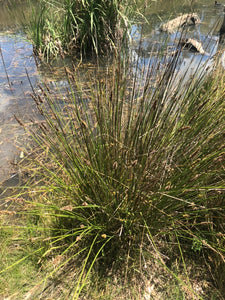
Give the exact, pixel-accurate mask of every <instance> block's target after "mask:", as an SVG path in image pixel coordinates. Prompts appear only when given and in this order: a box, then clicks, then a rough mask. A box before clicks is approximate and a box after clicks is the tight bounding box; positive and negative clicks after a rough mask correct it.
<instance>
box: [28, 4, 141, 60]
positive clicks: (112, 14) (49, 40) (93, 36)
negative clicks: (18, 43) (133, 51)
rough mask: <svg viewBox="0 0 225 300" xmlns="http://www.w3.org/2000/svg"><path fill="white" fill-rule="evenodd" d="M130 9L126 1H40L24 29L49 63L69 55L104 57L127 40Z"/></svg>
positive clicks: (38, 52) (40, 54) (36, 48)
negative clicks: (51, 60) (59, 56)
mask: <svg viewBox="0 0 225 300" xmlns="http://www.w3.org/2000/svg"><path fill="white" fill-rule="evenodd" d="M132 3H133V2H132ZM133 6H134V3H133ZM129 8H131V5H130V3H129V1H126V0H125V1H124V0H119V1H118V0H113V1H112V0H98V1H96V0H88V1H87V0H76V1H74V0H64V1H55V0H49V1H43V0H41V1H40V2H38V5H35V7H34V8H33V9H32V12H31V16H29V17H28V22H27V23H28V24H26V25H25V27H26V31H27V34H28V37H29V38H30V39H31V41H32V42H33V44H34V46H35V51H36V53H37V54H38V55H39V56H40V57H41V56H44V57H45V58H46V59H47V60H49V59H50V58H54V57H56V56H57V55H61V56H62V55H64V54H67V53H69V54H72V53H73V54H76V55H78V54H79V55H81V56H85V57H86V56H90V55H93V54H95V55H96V54H97V55H102V54H106V53H109V52H110V50H112V49H113V48H114V47H115V46H116V45H115V44H116V43H117V41H118V40H121V38H122V39H123V38H124V39H126V35H127V30H128V27H129V21H128V19H127V15H129ZM133 9H134V8H133ZM134 10H135V9H134Z"/></svg>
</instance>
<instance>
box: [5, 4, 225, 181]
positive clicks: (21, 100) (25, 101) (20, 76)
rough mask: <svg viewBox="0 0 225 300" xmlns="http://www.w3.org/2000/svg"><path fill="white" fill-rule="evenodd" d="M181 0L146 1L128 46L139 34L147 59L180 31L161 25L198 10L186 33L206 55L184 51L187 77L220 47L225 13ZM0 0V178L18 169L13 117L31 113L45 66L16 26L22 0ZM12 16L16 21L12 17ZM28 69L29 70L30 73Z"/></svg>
mask: <svg viewBox="0 0 225 300" xmlns="http://www.w3.org/2000/svg"><path fill="white" fill-rule="evenodd" d="M180 2H181V1H177V0H167V1H166V0H155V1H150V0H149V1H146V3H147V7H146V9H145V12H144V14H145V15H146V18H147V20H148V23H145V24H144V25H143V26H141V25H136V26H133V32H132V34H133V38H134V43H133V46H132V48H133V51H134V53H136V54H137V51H138V50H137V49H138V45H139V40H140V36H141V35H142V44H141V51H140V52H139V54H140V55H141V61H142V63H143V64H146V63H148V61H149V52H151V49H152V45H153V44H154V43H158V44H160V45H161V44H162V43H163V42H165V40H166V43H167V45H168V46H174V43H175V44H176V40H178V39H179V34H178V35H177V34H175V33H174V34H170V35H166V34H165V33H162V32H160V31H159V26H160V24H161V23H162V22H163V21H167V20H168V19H171V18H173V17H177V16H178V15H179V14H181V13H189V12H191V11H194V12H197V13H198V14H199V16H200V19H201V23H200V24H199V25H197V26H195V27H192V28H191V27H190V28H189V30H188V32H187V36H188V37H191V38H195V39H197V40H198V41H201V43H202V45H203V48H204V49H205V51H206V52H207V53H208V55H204V56H202V55H200V54H198V55H195V54H193V53H190V52H189V51H183V52H182V55H181V60H180V66H181V69H182V70H186V71H187V70H188V76H190V74H191V72H192V71H194V69H195V67H196V66H197V65H198V64H199V63H204V62H206V61H208V62H209V64H211V62H212V60H213V55H214V54H215V53H216V52H217V51H218V49H220V48H221V47H222V46H221V45H219V44H218V41H219V37H218V30H219V26H220V25H221V22H222V20H223V17H224V12H223V8H222V7H215V6H214V1H207V0H205V1H204V0H198V1H191V0H189V1H188V0H186V1H182V4H180ZM4 3H5V2H0V53H1V57H0V183H1V182H3V181H4V180H5V179H8V178H14V177H15V175H16V174H17V172H18V170H17V169H16V168H15V165H16V162H17V161H18V160H19V159H20V156H21V151H22V146H23V144H25V143H26V142H25V139H24V132H23V130H22V129H21V127H20V126H19V125H18V124H17V122H16V121H15V118H14V115H17V116H18V117H23V119H24V118H27V120H29V117H30V116H31V115H33V114H34V113H35V112H34V104H33V101H32V99H31V97H30V92H32V88H31V85H30V83H32V85H33V87H34V88H35V87H36V86H37V82H38V81H39V80H40V79H41V77H43V76H46V70H43V69H42V71H40V70H39V69H38V68H37V65H36V62H35V59H34V56H33V48H32V45H31V44H30V43H29V42H28V41H27V40H26V37H25V35H24V33H23V32H22V31H21V30H20V29H19V28H18V26H16V24H18V23H20V22H21V19H22V18H23V14H24V11H25V10H26V9H27V6H25V5H24V3H23V2H19V3H17V5H16V6H11V7H10V8H9V7H7V6H6V5H5V4H4ZM224 4H225V1H224ZM15 11H16V14H15ZM15 15H16V16H17V20H15ZM215 24H217V26H215ZM218 47H219V48H218ZM222 48H223V47H222ZM210 58H211V59H210ZM59 68H60V66H59ZM186 71H185V72H186ZM27 74H29V78H28V77H27ZM58 77H59V79H58V80H59V84H60V85H63V84H64V83H65V78H64V77H60V76H58ZM47 79H48V78H47ZM21 145H22V146H21Z"/></svg>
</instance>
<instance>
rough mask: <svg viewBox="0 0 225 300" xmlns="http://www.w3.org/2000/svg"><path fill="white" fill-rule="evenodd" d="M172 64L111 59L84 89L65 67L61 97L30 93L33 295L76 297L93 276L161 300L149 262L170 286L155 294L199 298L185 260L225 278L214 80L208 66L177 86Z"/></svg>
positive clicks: (220, 96)
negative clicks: (137, 283) (56, 289)
mask: <svg viewBox="0 0 225 300" xmlns="http://www.w3.org/2000/svg"><path fill="white" fill-rule="evenodd" d="M178 62H179V51H177V52H176V53H175V54H174V55H172V56H169V57H167V59H165V66H164V68H163V69H160V68H159V66H160V64H161V59H160V55H159V56H158V57H151V59H150V60H149V64H148V65H147V66H144V67H143V69H140V65H139V64H138V61H137V62H136V65H135V67H134V66H133V64H131V62H130V60H129V58H126V56H125V55H123V54H121V53H119V55H117V56H116V58H115V62H114V63H113V64H112V65H108V67H107V68H106V71H105V73H104V75H102V73H101V72H98V71H95V72H96V73H95V75H94V76H93V74H90V75H89V77H88V74H86V84H87V85H86V86H84V85H83V84H82V83H81V82H80V79H79V78H80V76H79V70H77V69H74V70H72V71H71V70H68V69H65V71H66V73H67V76H68V84H69V90H68V93H67V94H66V95H64V94H61V92H60V91H59V94H58V95H57V96H56V94H55V93H53V92H52V91H51V90H50V89H49V87H48V86H47V85H43V86H41V87H40V90H41V92H40V93H38V92H37V93H36V94H34V95H33V98H34V100H35V102H36V104H37V108H38V111H39V113H40V114H41V116H42V119H43V120H42V121H40V122H34V123H33V126H31V127H27V126H25V125H24V127H25V129H26V130H27V132H28V133H29V134H30V135H32V137H33V141H34V145H35V146H34V151H33V153H27V154H28V156H27V159H26V165H25V166H24V168H25V169H26V173H27V174H29V178H26V182H27V183H26V184H24V186H23V187H22V191H21V194H20V197H23V198H24V199H25V201H26V206H25V211H21V212H20V214H21V215H25V216H28V217H32V218H34V219H33V220H35V223H34V225H33V226H32V228H33V230H34V229H35V228H42V229H41V230H38V233H37V235H36V236H35V239H33V241H34V243H35V241H37V243H38V246H37V249H40V253H41V254H40V259H39V264H41V265H43V266H45V270H46V272H47V275H46V276H45V277H43V279H42V280H41V281H40V282H39V284H40V286H42V285H43V284H44V283H45V284H46V285H47V286H46V285H45V288H44V289H43V290H41V292H40V293H42V292H43V293H44V291H46V289H50V290H51V286H52V280H53V283H54V284H55V285H57V282H58V283H59V282H60V280H62V282H63V278H68V276H70V275H71V276H72V278H73V279H72V282H75V283H74V284H73V285H72V286H70V287H68V290H67V297H68V298H69V299H79V297H86V296H85V295H88V290H90V289H89V288H88V287H90V282H91V281H92V278H93V277H92V276H96V274H97V277H98V278H99V279H100V280H102V281H103V285H104V283H105V280H104V279H105V278H106V277H107V276H109V274H111V275H110V276H111V278H113V276H114V275H115V274H116V277H117V278H120V280H121V282H125V283H128V282H132V278H134V277H135V276H136V277H138V276H139V277H140V278H145V279H146V278H148V279H149V280H150V282H151V285H150V287H148V290H149V289H151V287H152V286H153V285H154V286H156V287H155V290H154V292H155V293H158V294H159V295H160V287H159V284H160V283H157V281H154V279H152V278H151V266H152V265H153V262H156V264H157V266H160V270H163V272H165V273H167V274H169V276H171V277H170V278H172V279H173V280H174V282H175V283H174V285H175V286H176V285H177V289H176V290H173V291H172V292H171V290H170V294H168V293H169V292H168V291H169V288H168V285H166V284H165V286H166V287H164V290H163V291H162V290H161V295H163V297H164V296H165V295H166V297H167V299H174V297H175V298H177V299H181V297H183V298H186V299H195V298H196V299H203V298H204V294H201V293H200V292H199V291H198V290H197V289H196V288H195V287H194V282H193V281H192V278H191V276H190V271H189V269H188V264H187V261H190V259H193V260H194V261H195V259H194V257H196V255H197V256H198V259H201V261H204V262H205V263H206V265H209V266H210V265H212V263H214V262H215V265H219V268H222V269H223V270H224V253H225V246H224V238H225V235H224V232H225V231H224V217H225V205H224V190H225V187H224V177H225V174H224V146H225V145H224V143H225V142H224V141H225V139H224V132H225V119H224V109H225V107H224V106H225V102H224V96H225V89H224V77H223V73H222V72H221V71H220V70H219V67H218V68H217V70H218V71H217V70H214V71H212V72H211V73H210V74H204V75H203V73H202V71H201V70H196V73H195V74H194V76H193V77H192V78H191V79H190V80H189V81H187V79H186V78H185V74H184V76H183V77H182V75H179V72H177V70H176V67H177V66H178ZM155 75H157V76H155ZM203 77H204V78H203ZM88 79H89V80H88ZM18 121H19V122H20V124H21V125H23V122H22V121H21V120H18ZM37 124H38V125H37ZM41 249H44V250H43V251H42V250H41ZM49 262H50V263H49ZM174 266H175V267H174ZM156 270H157V268H156ZM211 272H212V274H213V276H214V279H215V280H216V272H215V273H214V272H213V271H212V269H211ZM156 273H157V271H156ZM112 274H113V275H112ZM181 274H182V276H181ZM140 280H141V279H140ZM152 280H153V282H152ZM198 280H199V278H198ZM64 284H65V283H64ZM142 284H143V282H142ZM131 285H132V284H131ZM39 291H40V289H39ZM148 293H149V292H148ZM152 293H153V291H152ZM171 293H172V294H171ZM202 293H204V290H203V292H202ZM144 294H145V288H144V285H143V289H142V290H141V291H140V293H139V295H142V296H143V295H144ZM64 297H65V294H64ZM146 297H147V296H146Z"/></svg>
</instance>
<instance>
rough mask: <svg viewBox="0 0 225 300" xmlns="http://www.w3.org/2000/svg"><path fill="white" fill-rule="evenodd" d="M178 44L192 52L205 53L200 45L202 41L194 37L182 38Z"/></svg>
mask: <svg viewBox="0 0 225 300" xmlns="http://www.w3.org/2000/svg"><path fill="white" fill-rule="evenodd" d="M179 44H180V45H181V46H182V47H183V48H186V49H188V50H190V51H192V52H197V53H200V54H206V52H205V50H204V49H203V47H202V43H200V42H199V41H197V40H195V39H182V40H181V41H180V42H179Z"/></svg>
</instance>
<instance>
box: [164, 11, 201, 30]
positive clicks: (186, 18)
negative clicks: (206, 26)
mask: <svg viewBox="0 0 225 300" xmlns="http://www.w3.org/2000/svg"><path fill="white" fill-rule="evenodd" d="M198 23H200V18H199V16H198V15H197V14H196V13H192V14H184V15H182V16H180V17H177V18H175V19H173V20H170V21H168V22H166V23H164V24H162V25H161V26H160V30H162V31H166V32H168V33H173V32H174V31H175V30H176V29H178V28H180V27H183V26H188V25H195V24H198Z"/></svg>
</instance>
